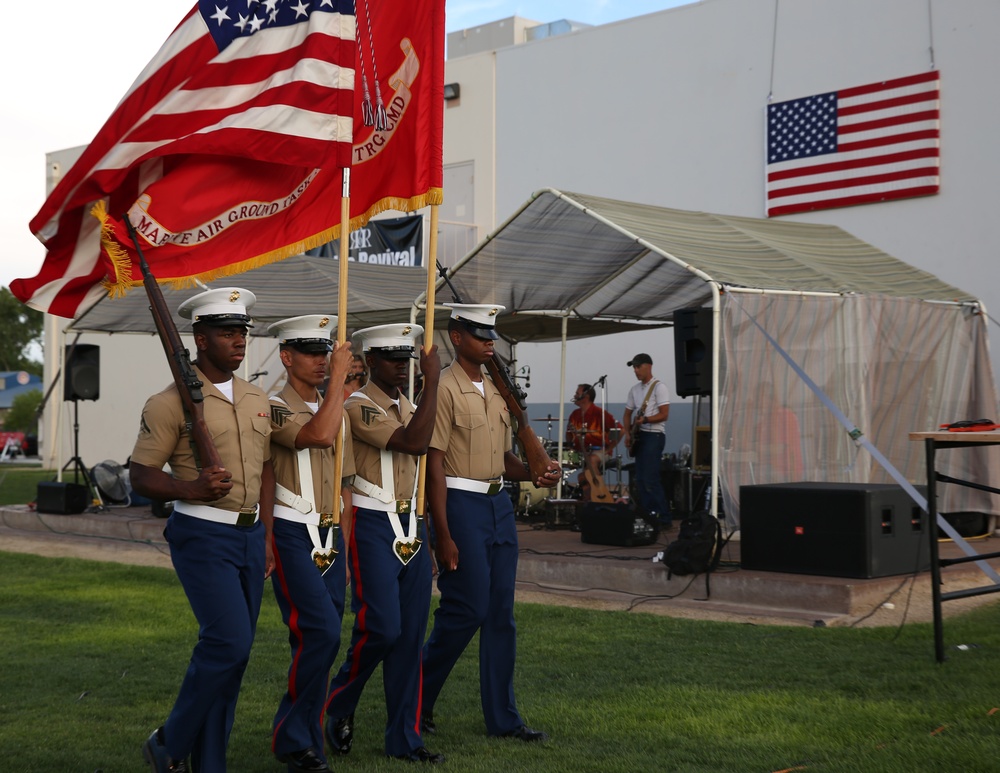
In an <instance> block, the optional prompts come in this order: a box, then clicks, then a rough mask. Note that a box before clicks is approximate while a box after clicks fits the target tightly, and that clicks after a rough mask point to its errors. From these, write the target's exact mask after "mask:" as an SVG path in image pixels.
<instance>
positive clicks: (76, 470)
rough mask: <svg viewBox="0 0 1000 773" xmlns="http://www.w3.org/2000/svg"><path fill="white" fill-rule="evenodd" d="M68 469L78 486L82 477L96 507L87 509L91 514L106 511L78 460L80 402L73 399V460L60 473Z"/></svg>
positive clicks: (99, 493)
mask: <svg viewBox="0 0 1000 773" xmlns="http://www.w3.org/2000/svg"><path fill="white" fill-rule="evenodd" d="M70 467H72V468H73V482H74V483H77V484H79V482H80V476H83V482H84V485H85V486H86V487H87V493H88V494H89V495H90V501H91V503H94V502H96V503H97V504H96V506H93V507H90V508H88V509H89V510H90V511H91V512H101V511H103V510H106V509H107V508H106V507H105V506H104V500H103V499H102V498H101V492H100V491H98V489H97V486H95V485H94V480H93V478H91V477H90V473H89V472H87V465H85V464H84V463H83V459H81V458H80V401H79V400H78V399H76V398H74V399H73V458H72V459H70V460H69V461H68V462H66V464H64V465H63V468H62V472H63V473H65V472H66V470H67V469H69V468H70Z"/></svg>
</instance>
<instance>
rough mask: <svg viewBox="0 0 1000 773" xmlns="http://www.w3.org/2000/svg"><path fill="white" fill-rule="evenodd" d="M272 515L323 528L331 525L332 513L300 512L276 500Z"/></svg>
mask: <svg viewBox="0 0 1000 773" xmlns="http://www.w3.org/2000/svg"><path fill="white" fill-rule="evenodd" d="M342 509H343V508H342ZM274 517H275V518H281V519H282V520H285V521H295V523H304V524H305V525H306V526H322V527H323V528H328V527H330V526H333V513H315V512H311V513H300V512H299V511H298V510H295V509H294V508H291V507H286V506H285V505H279V504H278V503H277V502H275V503H274Z"/></svg>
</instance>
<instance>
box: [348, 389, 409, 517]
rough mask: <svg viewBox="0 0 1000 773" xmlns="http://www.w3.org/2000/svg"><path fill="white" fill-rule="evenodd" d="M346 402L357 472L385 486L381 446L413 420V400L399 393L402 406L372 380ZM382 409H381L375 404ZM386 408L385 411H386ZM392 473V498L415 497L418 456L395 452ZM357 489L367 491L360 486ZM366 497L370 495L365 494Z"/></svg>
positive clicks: (372, 481)
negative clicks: (397, 405)
mask: <svg viewBox="0 0 1000 773" xmlns="http://www.w3.org/2000/svg"><path fill="white" fill-rule="evenodd" d="M358 392H361V393H362V394H365V395H367V396H368V398H371V399H367V398H365V397H361V396H360V395H358V394H357V393H355V394H354V395H352V396H351V397H349V398H348V399H347V402H345V403H344V410H345V411H347V415H348V416H350V417H351V433H352V434H353V435H354V463H355V469H356V471H357V474H358V475H359V476H360V477H362V478H364V479H365V480H366V481H368V482H369V483H373V484H374V485H376V486H378V487H379V488H383V486H382V449H383V448H386V447H387V445H388V443H389V439H390V438H391V437H392V436H393V435H394V434H395V432H396V430H397V429H399V428H400V427H405V426H406V425H407V424H409V423H410V418H411V417H412V416H413V403H411V402H410V401H409V400H407V399H406V395H404V394H403V393H402V392H400V394H399V407H398V408H397V407H396V405H395V403H393V401H392V400H391V399H390V397H389V395H387V394H386V393H385V392H383V391H382V390H381V389H379V388H378V387H377V386H375V384H373V383H372V382H371V381H369V382H368V383H367V384H365V385H364V386H363V387H361V389H359V390H358ZM373 402H374V403H375V405H378V406H379V407H381V408H382V410H381V411H380V410H379V409H378V408H376V407H375V405H373V404H372V403H373ZM383 411H384V412H383ZM392 475H393V478H394V488H395V491H393V493H392V497H393V499H412V498H413V484H414V481H415V480H416V478H417V457H416V456H412V455H410V454H402V453H393V455H392ZM354 491H355V492H357V493H358V494H364V493H365V492H363V491H361V490H360V489H358V488H357V487H355V488H354ZM365 496H368V495H366V494H365Z"/></svg>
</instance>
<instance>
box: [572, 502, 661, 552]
mask: <svg viewBox="0 0 1000 773" xmlns="http://www.w3.org/2000/svg"><path fill="white" fill-rule="evenodd" d="M659 535H660V527H659V526H658V525H657V523H656V522H655V521H654V520H653V519H651V518H648V517H647V516H645V515H643V514H642V513H640V512H639V511H637V510H636V509H635V508H633V507H631V506H630V505H626V504H603V503H600V502H587V503H586V504H584V505H583V507H582V508H581V509H580V540H581V541H582V542H586V543H587V544H589V545H616V546H618V547H626V548H632V547H637V546H640V545H652V544H653V543H654V542H656V538H657V537H658V536H659Z"/></svg>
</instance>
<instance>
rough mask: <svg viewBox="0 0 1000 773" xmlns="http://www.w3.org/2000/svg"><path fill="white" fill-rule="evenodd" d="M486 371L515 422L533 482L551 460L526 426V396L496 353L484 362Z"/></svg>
mask: <svg viewBox="0 0 1000 773" xmlns="http://www.w3.org/2000/svg"><path fill="white" fill-rule="evenodd" d="M486 370H487V372H488V373H489V374H490V378H492V379H493V383H494V384H495V385H496V388H497V390H498V391H499V392H500V396H501V397H503V400H504V402H505V403H507V410H508V411H510V414H511V416H513V417H514V420H515V421H516V422H517V441H518V443H520V444H521V448H522V450H523V451H524V455H525V456H526V457H527V458H528V469H529V470H530V471H531V480H532V482H534V481H536V480H538V479H539V478H540V477H542V476H543V475H544V474H545V473H546V472H547V471H548V469H549V465H550V464H551V462H552V460H551V459H550V458H549V455H548V454H547V453H546V452H545V448H544V447H543V446H542V443H541V441H540V440H539V439H538V435H536V434H535V433H534V432H533V431H532V429H531V426H530V425H529V424H528V412H527V404H526V400H527V397H528V396H527V394H525V392H524V390H523V389H521V387H519V386H518V385H517V384H516V383H514V379H513V377H512V376H511V375H510V371H509V370H508V369H507V366H506V365H504V364H503V361H502V360H501V359H500V355H498V354H497V353H496V352H493V356H492V357H491V358H490V359H489V360H487V361H486Z"/></svg>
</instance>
